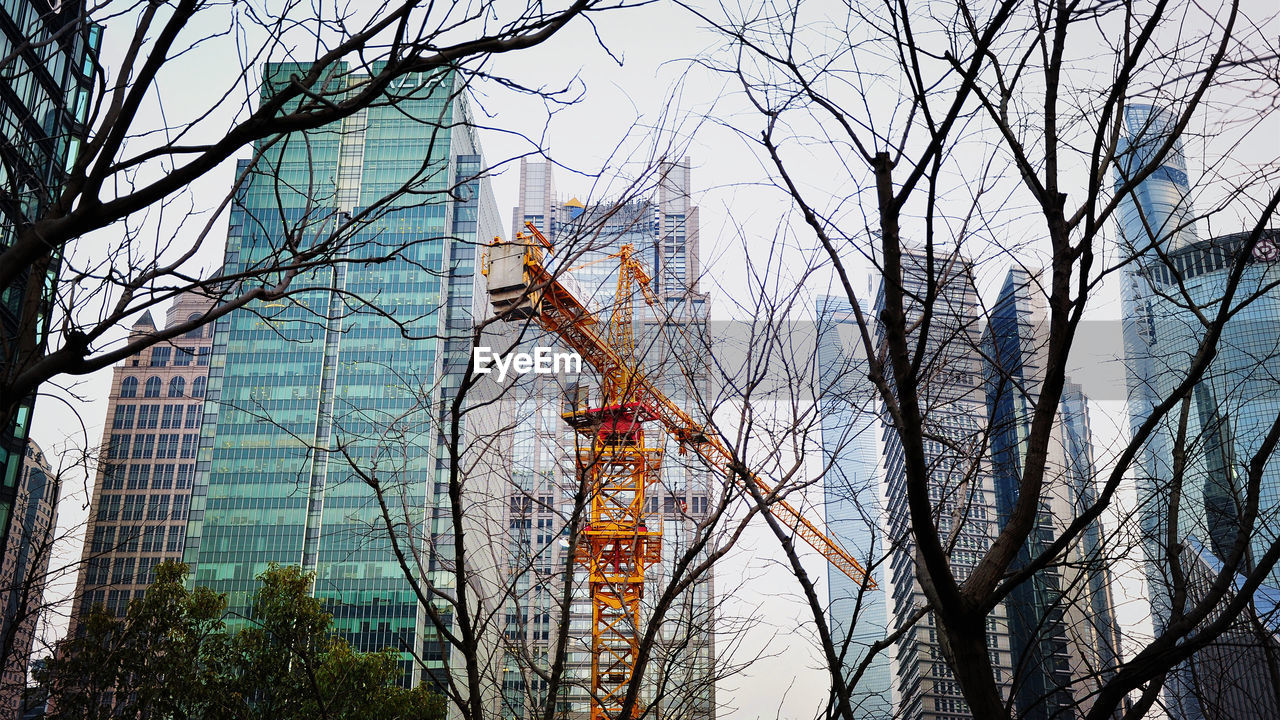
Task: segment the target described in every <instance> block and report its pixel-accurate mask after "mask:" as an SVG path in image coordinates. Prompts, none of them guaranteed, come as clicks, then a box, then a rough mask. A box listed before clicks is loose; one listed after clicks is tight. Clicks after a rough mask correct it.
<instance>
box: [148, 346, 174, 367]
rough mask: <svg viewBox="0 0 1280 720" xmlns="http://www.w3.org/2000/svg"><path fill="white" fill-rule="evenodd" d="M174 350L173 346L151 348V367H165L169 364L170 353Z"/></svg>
mask: <svg viewBox="0 0 1280 720" xmlns="http://www.w3.org/2000/svg"><path fill="white" fill-rule="evenodd" d="M172 352H173V348H171V347H153V348H151V367H164V366H165V365H168V364H169V355H170V354H171V353H172Z"/></svg>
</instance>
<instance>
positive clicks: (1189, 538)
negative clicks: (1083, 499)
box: [1116, 106, 1280, 720]
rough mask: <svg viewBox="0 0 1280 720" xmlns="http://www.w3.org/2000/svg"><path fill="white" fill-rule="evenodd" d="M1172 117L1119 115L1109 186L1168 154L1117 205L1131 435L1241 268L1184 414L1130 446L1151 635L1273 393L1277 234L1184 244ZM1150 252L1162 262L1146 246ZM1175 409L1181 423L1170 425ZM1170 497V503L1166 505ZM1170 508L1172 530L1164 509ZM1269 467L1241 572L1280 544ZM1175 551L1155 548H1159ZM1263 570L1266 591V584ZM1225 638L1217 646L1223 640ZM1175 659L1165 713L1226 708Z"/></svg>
mask: <svg viewBox="0 0 1280 720" xmlns="http://www.w3.org/2000/svg"><path fill="white" fill-rule="evenodd" d="M1171 118H1172V116H1171V115H1170V114H1169V113H1168V112H1167V111H1165V110H1162V109H1158V108H1150V107H1146V106H1135V107H1132V108H1130V110H1129V112H1128V113H1126V121H1127V122H1126V125H1127V128H1128V136H1127V138H1126V140H1125V142H1124V144H1123V146H1122V149H1125V150H1127V151H1128V154H1127V155H1122V156H1121V158H1120V163H1119V165H1120V167H1119V168H1118V169H1117V173H1116V175H1117V178H1116V180H1117V186H1119V183H1120V182H1121V180H1122V179H1123V178H1124V177H1126V175H1128V176H1136V174H1137V173H1139V172H1146V171H1147V170H1150V169H1151V168H1150V167H1143V165H1147V166H1150V165H1151V164H1152V163H1153V162H1155V155H1154V153H1156V152H1157V151H1158V150H1159V149H1162V148H1168V149H1169V150H1170V154H1169V156H1168V157H1166V158H1165V159H1164V160H1162V161H1160V163H1159V164H1158V165H1157V166H1156V167H1155V168H1154V170H1153V171H1152V172H1151V173H1150V174H1149V176H1148V177H1147V178H1146V179H1145V180H1144V181H1143V182H1142V183H1141V184H1139V185H1138V186H1137V187H1136V188H1135V190H1134V191H1133V192H1132V193H1130V194H1127V195H1124V196H1123V197H1122V198H1121V205H1120V217H1119V221H1120V235H1121V238H1122V243H1123V246H1124V248H1125V249H1126V251H1129V252H1132V253H1135V254H1136V255H1137V258H1138V262H1136V263H1134V264H1133V265H1132V266H1131V269H1130V270H1129V271H1128V272H1127V273H1126V276H1125V278H1124V284H1123V300H1124V312H1125V321H1124V342H1125V354H1126V364H1127V366H1128V378H1127V379H1128V393H1129V412H1130V421H1131V424H1132V427H1133V428H1134V429H1136V428H1138V427H1139V426H1140V425H1141V424H1142V423H1143V422H1144V421H1146V419H1147V418H1148V417H1149V416H1150V413H1151V410H1152V408H1153V406H1154V405H1155V404H1156V403H1158V402H1160V401H1161V400H1163V399H1164V398H1168V397H1170V395H1171V394H1172V393H1173V391H1174V389H1175V388H1176V387H1178V386H1179V385H1180V384H1181V383H1182V382H1183V381H1184V380H1185V379H1186V378H1187V376H1188V373H1189V370H1190V368H1191V364H1192V361H1193V358H1194V356H1195V354H1196V353H1197V350H1198V346H1199V344H1200V342H1201V340H1202V339H1203V338H1204V336H1205V322H1206V321H1207V320H1206V319H1211V318H1213V317H1214V316H1215V315H1216V314H1217V313H1218V311H1219V309H1220V308H1221V306H1222V304H1223V302H1224V296H1225V294H1226V292H1227V286H1228V276H1229V274H1230V273H1231V272H1232V271H1233V269H1234V267H1235V266H1236V265H1237V264H1240V263H1243V264H1244V265H1245V266H1244V268H1243V274H1242V276H1241V280H1240V284H1239V287H1238V289H1237V290H1236V293H1235V295H1234V298H1233V299H1232V300H1231V309H1232V315H1231V317H1230V319H1229V320H1228V321H1227V322H1226V324H1225V326H1224V327H1223V329H1222V333H1221V339H1220V340H1219V342H1218V344H1217V353H1216V355H1215V356H1214V358H1213V360H1212V362H1211V364H1210V365H1209V369H1208V371H1207V372H1206V373H1205V375H1204V376H1203V377H1202V378H1201V380H1200V381H1199V382H1198V383H1197V384H1196V385H1195V386H1194V387H1193V388H1191V391H1190V393H1189V394H1188V395H1187V397H1186V401H1185V406H1184V407H1178V408H1175V410H1174V411H1173V412H1172V413H1170V414H1169V415H1168V416H1166V417H1165V418H1164V419H1163V421H1162V422H1161V423H1160V424H1159V426H1158V427H1157V428H1156V431H1155V432H1154V433H1153V434H1152V436H1151V437H1150V438H1149V439H1148V440H1147V442H1146V444H1145V445H1144V447H1143V448H1142V453H1141V456H1140V459H1139V466H1138V468H1137V473H1136V475H1137V489H1138V499H1139V502H1140V503H1141V505H1142V520H1143V534H1144V538H1145V540H1146V543H1145V544H1146V554H1147V560H1148V583H1149V585H1150V593H1149V594H1150V598H1151V601H1152V606H1153V615H1154V619H1155V625H1156V630H1157V632H1160V631H1161V630H1162V629H1163V627H1164V625H1165V623H1166V622H1167V619H1168V617H1169V615H1170V613H1171V603H1172V597H1171V594H1170V587H1169V578H1170V577H1171V576H1170V575H1169V567H1170V563H1171V561H1172V560H1173V558H1174V557H1175V556H1180V555H1183V554H1186V555H1188V556H1189V557H1195V556H1198V554H1199V553H1200V551H1199V550H1196V551H1194V552H1192V551H1190V550H1188V548H1203V549H1204V550H1205V551H1207V552H1208V553H1210V554H1211V555H1213V556H1215V557H1217V558H1222V557H1224V556H1225V555H1226V554H1227V552H1228V551H1229V548H1230V545H1231V544H1232V543H1233V542H1234V540H1235V537H1236V534H1237V530H1238V529H1239V527H1240V518H1241V512H1242V509H1243V501H1244V497H1245V480H1246V477H1247V472H1248V465H1249V463H1250V461H1251V460H1252V459H1253V456H1254V454H1255V453H1256V452H1257V451H1258V449H1259V448H1260V446H1261V443H1262V441H1263V438H1264V436H1265V435H1266V433H1267V431H1268V430H1269V428H1270V426H1271V423H1272V422H1273V421H1274V420H1275V417H1276V416H1277V414H1280V383H1278V382H1277V379H1278V377H1277V373H1276V370H1275V367H1276V363H1277V360H1280V337H1277V334H1276V332H1275V328H1276V325H1277V322H1278V321H1280V292H1278V291H1277V290H1276V289H1275V285H1276V283H1277V281H1278V280H1280V267H1277V266H1276V264H1275V259H1276V257H1277V254H1280V252H1278V251H1277V244H1278V243H1280V232H1277V231H1276V230H1269V231H1265V232H1264V233H1263V234H1262V236H1261V237H1260V239H1259V240H1258V242H1257V245H1256V246H1255V247H1253V248H1252V249H1251V250H1249V249H1247V248H1248V246H1247V241H1248V240H1249V237H1250V235H1249V233H1238V234H1233V235H1226V236H1221V237H1214V238H1210V239H1207V240H1198V239H1197V235H1196V230H1195V226H1194V223H1193V217H1194V216H1193V212H1192V207H1191V203H1190V200H1189V196H1190V190H1189V188H1190V185H1189V180H1188V178H1187V176H1186V172H1185V161H1184V159H1183V154H1182V148H1181V144H1180V143H1179V142H1177V141H1174V142H1170V141H1169V138H1170V133H1171V132H1172V130H1173V127H1172V119H1171ZM1153 246H1154V247H1158V248H1159V249H1160V250H1161V251H1162V253H1161V254H1162V256H1157V254H1156V253H1155V252H1152V251H1151V250H1150V248H1152V247H1153ZM1184 409H1185V416H1186V418H1185V426H1183V425H1182V420H1181V419H1180V416H1181V414H1182V412H1183V410H1184ZM1180 437H1181V438H1183V440H1182V442H1181V446H1182V447H1183V448H1184V449H1185V458H1186V460H1185V466H1184V467H1183V468H1182V470H1181V473H1179V472H1177V469H1176V468H1175V465H1174V463H1175V461H1174V457H1175V450H1176V449H1178V447H1179V444H1180V443H1179V441H1178V440H1177V439H1178V438H1180ZM1175 498H1176V503H1175ZM1175 507H1176V508H1177V515H1176V525H1177V526H1176V528H1172V533H1171V532H1170V530H1171V528H1170V523H1171V508H1175ZM1277 513H1280V465H1278V464H1277V463H1276V462H1274V461H1271V462H1267V463H1266V464H1265V466H1264V467H1263V470H1262V476H1261V487H1260V494H1259V517H1258V519H1257V522H1256V524H1255V526H1254V528H1253V531H1252V535H1251V537H1250V542H1249V548H1248V554H1247V556H1246V558H1245V565H1246V567H1247V566H1248V565H1250V564H1251V563H1252V562H1253V560H1254V558H1256V557H1257V556H1258V555H1259V554H1261V553H1262V552H1264V551H1265V549H1266V548H1267V547H1269V546H1270V545H1271V543H1273V542H1275V540H1276V539H1277V537H1280V516H1278V515H1277ZM1170 535H1172V536H1173V537H1174V538H1175V540H1176V543H1177V546H1175V547H1168V546H1167V543H1165V542H1164V538H1166V537H1169V536H1170ZM1278 581H1280V573H1277V572H1274V571H1273V572H1272V573H1271V575H1270V578H1269V580H1268V584H1269V585H1272V586H1275V585H1277V584H1280V582H1278ZM1224 642H1226V641H1224ZM1193 665H1194V663H1189V664H1186V665H1183V666H1180V667H1179V668H1178V669H1177V670H1176V671H1175V672H1174V673H1173V674H1171V676H1170V679H1169V682H1168V687H1169V690H1168V702H1169V705H1170V713H1171V714H1172V716H1173V717H1175V718H1187V719H1190V720H1196V719H1198V718H1203V717H1206V716H1213V712H1214V711H1213V709H1212V708H1211V707H1208V706H1203V707H1202V705H1201V700H1203V699H1204V698H1209V697H1226V698H1227V699H1226V700H1225V701H1224V702H1226V704H1227V705H1232V704H1233V703H1237V702H1238V701H1241V698H1236V699H1234V700H1233V699H1231V697H1230V696H1231V693H1230V690H1229V688H1226V687H1225V686H1223V687H1215V688H1208V690H1209V692H1205V691H1204V690H1205V688H1203V687H1201V688H1200V689H1199V690H1198V689H1197V687H1198V683H1200V684H1202V681H1203V679H1200V680H1197V679H1195V678H1193V677H1192V672H1193V670H1192V666H1193Z"/></svg>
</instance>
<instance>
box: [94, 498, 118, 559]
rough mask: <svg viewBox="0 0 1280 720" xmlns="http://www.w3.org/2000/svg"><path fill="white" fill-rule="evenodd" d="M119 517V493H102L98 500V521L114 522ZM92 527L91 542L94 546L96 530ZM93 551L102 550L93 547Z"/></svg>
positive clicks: (96, 540) (96, 536)
mask: <svg viewBox="0 0 1280 720" xmlns="http://www.w3.org/2000/svg"><path fill="white" fill-rule="evenodd" d="M119 519H120V496H119V495H103V496H102V499H101V500H99V501H98V515H97V520H98V522H115V521H116V520H119ZM101 529H102V528H95V529H94V540H93V544H94V546H95V548H96V546H97V544H98V532H97V531H98V530H101ZM94 552H102V549H95V550H94Z"/></svg>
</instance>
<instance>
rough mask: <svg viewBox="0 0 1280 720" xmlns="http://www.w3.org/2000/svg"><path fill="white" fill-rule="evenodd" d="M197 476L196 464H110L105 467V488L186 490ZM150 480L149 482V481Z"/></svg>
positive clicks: (103, 474) (103, 486)
mask: <svg viewBox="0 0 1280 720" xmlns="http://www.w3.org/2000/svg"><path fill="white" fill-rule="evenodd" d="M193 477H195V465H190V464H185V465H175V464H173V463H156V464H155V465H154V466H152V465H148V464H138V463H134V464H130V465H125V464H115V463H113V464H109V465H106V466H105V467H104V468H103V472H102V489H103V490H123V489H125V488H126V478H127V479H128V483H127V488H128V489H129V490H146V489H147V487H148V485H149V486H150V488H151V489H152V490H169V489H172V488H176V489H178V490H186V489H188V488H190V487H191V480H192V478H193ZM148 481H149V482H148Z"/></svg>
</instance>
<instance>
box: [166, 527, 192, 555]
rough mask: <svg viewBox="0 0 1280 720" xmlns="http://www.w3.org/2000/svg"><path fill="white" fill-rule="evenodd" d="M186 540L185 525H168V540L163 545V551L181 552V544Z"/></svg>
mask: <svg viewBox="0 0 1280 720" xmlns="http://www.w3.org/2000/svg"><path fill="white" fill-rule="evenodd" d="M186 540H187V526H186V525H170V526H169V540H168V542H167V544H166V545H165V552H182V546H183V545H184V544H185V543H186Z"/></svg>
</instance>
